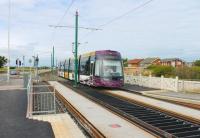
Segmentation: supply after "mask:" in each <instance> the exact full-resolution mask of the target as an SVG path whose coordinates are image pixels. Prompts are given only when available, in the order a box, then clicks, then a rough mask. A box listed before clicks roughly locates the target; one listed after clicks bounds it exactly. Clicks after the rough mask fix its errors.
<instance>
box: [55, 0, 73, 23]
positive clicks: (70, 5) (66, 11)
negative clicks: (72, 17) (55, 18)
mask: <svg viewBox="0 0 200 138" xmlns="http://www.w3.org/2000/svg"><path fill="white" fill-rule="evenodd" d="M75 1H76V0H72V1H71V3H70V4H69V6H68V7H67V9H66V10H65V12H64V14H63V16H62V17H61V18H60V20H59V22H58V23H57V25H60V23H61V22H62V21H63V19H64V17H65V16H66V14H67V13H68V12H69V9H70V8H71V7H72V5H73V4H74V2H75Z"/></svg>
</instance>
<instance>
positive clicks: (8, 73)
mask: <svg viewBox="0 0 200 138" xmlns="http://www.w3.org/2000/svg"><path fill="white" fill-rule="evenodd" d="M10 11H11V0H9V1H8V65H7V82H9V81H10Z"/></svg>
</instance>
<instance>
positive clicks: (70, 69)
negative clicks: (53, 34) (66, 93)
mask: <svg viewBox="0 0 200 138" xmlns="http://www.w3.org/2000/svg"><path fill="white" fill-rule="evenodd" d="M69 71H70V72H73V71H74V60H70V66H69Z"/></svg>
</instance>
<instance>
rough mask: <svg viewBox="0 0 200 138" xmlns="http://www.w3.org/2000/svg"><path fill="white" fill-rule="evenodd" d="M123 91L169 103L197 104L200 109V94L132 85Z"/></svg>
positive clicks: (128, 85)
mask: <svg viewBox="0 0 200 138" xmlns="http://www.w3.org/2000/svg"><path fill="white" fill-rule="evenodd" d="M122 90H123V91H126V92H130V93H133V94H134V93H135V94H141V95H145V96H148V97H152V98H156V99H160V100H164V101H169V102H175V103H179V102H181V103H184V104H195V106H196V107H198V108H197V109H199V107H200V93H189V92H174V91H169V90H160V89H154V88H148V87H143V86H137V85H131V84H125V85H124V87H123V88H122Z"/></svg>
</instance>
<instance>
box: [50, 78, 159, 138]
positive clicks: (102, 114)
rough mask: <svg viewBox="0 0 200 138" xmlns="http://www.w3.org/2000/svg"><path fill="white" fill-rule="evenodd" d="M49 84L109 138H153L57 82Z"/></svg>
mask: <svg viewBox="0 0 200 138" xmlns="http://www.w3.org/2000/svg"><path fill="white" fill-rule="evenodd" d="M49 84H50V85H52V86H54V87H55V89H56V90H57V91H58V92H59V93H60V94H61V95H62V96H63V97H64V98H65V99H66V100H67V101H68V102H69V103H70V104H71V105H72V106H73V107H74V108H76V110H78V111H79V112H80V113H81V114H82V115H83V116H84V117H85V118H86V119H87V120H88V121H89V122H90V123H91V124H93V125H94V126H95V128H97V129H98V130H99V131H100V132H101V133H102V134H103V135H104V136H105V137H107V138H122V137H126V138H147V137H148V138H153V137H155V136H152V135H151V134H150V133H148V132H146V131H144V130H142V129H141V128H139V127H137V126H135V125H133V124H131V123H130V122H128V121H126V120H124V119H122V118H120V117H119V116H117V115H116V114H114V113H111V112H110V111H108V110H107V109H105V108H103V107H102V106H100V105H98V104H96V103H94V102H92V101H91V100H89V99H87V98H85V97H83V96H81V95H79V94H77V93H76V92H74V91H73V90H71V89H69V88H67V87H66V86H64V85H62V84H61V83H59V82H56V81H49Z"/></svg>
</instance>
